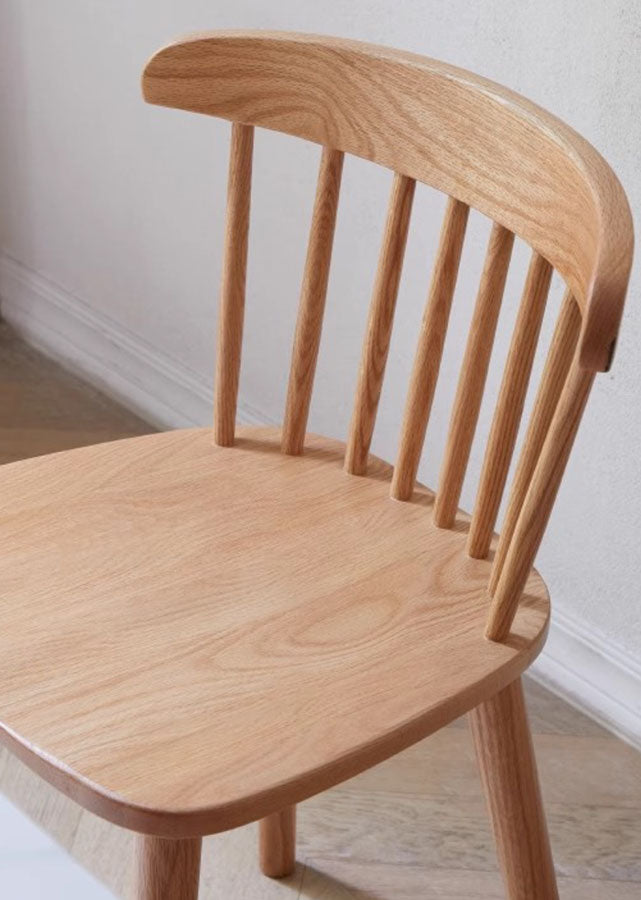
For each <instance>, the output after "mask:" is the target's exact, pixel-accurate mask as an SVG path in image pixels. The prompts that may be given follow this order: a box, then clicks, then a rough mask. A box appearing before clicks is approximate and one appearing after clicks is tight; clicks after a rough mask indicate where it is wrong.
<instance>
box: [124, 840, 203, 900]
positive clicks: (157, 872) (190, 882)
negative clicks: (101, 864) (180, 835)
mask: <svg viewBox="0 0 641 900" xmlns="http://www.w3.org/2000/svg"><path fill="white" fill-rule="evenodd" d="M201 843H202V842H201V840H200V838H188V839H185V840H178V841H174V840H167V839H166V838H159V837H147V836H145V835H140V836H139V837H137V839H136V868H135V880H134V886H133V891H132V894H131V900H198V882H199V876H200V848H201Z"/></svg>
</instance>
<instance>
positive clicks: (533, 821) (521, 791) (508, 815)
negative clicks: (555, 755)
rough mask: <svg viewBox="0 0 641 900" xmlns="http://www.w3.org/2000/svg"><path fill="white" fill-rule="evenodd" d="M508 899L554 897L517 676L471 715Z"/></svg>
mask: <svg viewBox="0 0 641 900" xmlns="http://www.w3.org/2000/svg"><path fill="white" fill-rule="evenodd" d="M469 717H470V724H471V726H472V734H473V735H474V742H475V744H476V754H477V757H478V761H479V766H480V769H481V778H482V780H483V786H484V788H485V794H486V797H487V802H488V806H489V809H490V816H491V819H492V827H493V829H494V836H495V838H496V845H497V851H498V856H499V862H500V864H501V868H502V870H503V879H504V881H505V885H506V888H507V896H508V897H509V898H510V900H558V896H559V895H558V891H557V886H556V877H555V875H554V863H553V862H552V853H551V851H550V841H549V838H548V832H547V826H546V823H545V815H544V812H543V805H542V803H541V791H540V789H539V780H538V777H537V773H536V762H535V760H534V748H533V747H532V737H531V734H530V726H529V724H528V720H527V713H526V711H525V700H524V697H523V687H522V684H521V679H520V678H518V679H517V680H516V681H514V682H513V683H512V684H511V685H510V686H509V687H507V688H505V690H503V691H501V692H500V693H499V694H496V696H495V697H492V699H491V700H488V701H486V702H485V703H481V705H480V706H478V707H477V708H476V709H475V710H473V711H472V712H471V713H470V716H469Z"/></svg>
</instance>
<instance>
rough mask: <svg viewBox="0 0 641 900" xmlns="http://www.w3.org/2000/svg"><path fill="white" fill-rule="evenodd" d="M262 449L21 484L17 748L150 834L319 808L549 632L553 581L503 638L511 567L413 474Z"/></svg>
mask: <svg viewBox="0 0 641 900" xmlns="http://www.w3.org/2000/svg"><path fill="white" fill-rule="evenodd" d="M241 434H242V437H238V438H237V439H236V445H235V446H234V447H232V448H221V447H217V446H215V445H213V444H212V441H211V434H210V432H209V431H208V430H207V429H194V430H187V431H177V432H170V433H166V434H158V435H150V436H148V437H142V438H134V439H132V440H129V441H121V442H118V443H113V444H103V445H99V446H96V447H89V448H83V449H80V450H76V451H70V452H69V453H67V454H63V455H59V456H50V457H43V458H40V459H35V460H28V461H25V462H22V463H15V464H13V465H10V466H6V467H4V469H3V470H2V486H3V497H4V499H5V503H6V509H7V510H10V512H7V513H5V518H4V523H3V529H2V532H0V534H1V538H0V577H1V578H2V579H3V585H4V588H3V593H2V596H1V598H0V617H1V618H2V621H3V623H4V628H3V629H2V631H0V684H2V686H3V688H2V692H1V694H0V721H2V723H3V726H2V737H3V739H4V740H5V741H6V742H7V743H8V745H9V746H10V748H11V749H12V750H13V751H14V752H16V753H19V754H20V755H21V756H22V758H23V759H25V761H26V762H28V763H29V764H30V765H33V766H34V767H35V768H36V770H37V771H39V772H40V773H41V774H42V775H43V776H44V777H46V778H48V779H49V780H51V781H52V783H54V784H55V785H56V786H58V787H59V788H60V789H62V790H64V791H66V792H68V793H69V794H70V795H72V796H73V797H75V798H76V799H77V800H78V801H79V802H81V803H82V804H83V805H85V806H87V807H88V808H90V809H93V810H95V811H96V812H98V813H99V814H100V815H102V816H104V817H106V818H109V819H111V820H112V821H114V822H116V823H117V824H121V825H125V826H127V827H129V828H132V829H134V830H139V831H145V832H149V833H155V834H158V835H163V836H168V837H186V836H194V835H200V834H206V833H211V832H215V831H221V830H224V829H226V828H233V827H235V826H236V825H240V824H242V823H244V822H248V821H251V820H253V819H259V818H263V817H264V816H267V815H269V814H271V813H272V812H276V811H278V810H281V809H283V808H284V807H285V806H288V805H291V804H293V803H296V802H298V801H299V800H301V799H303V798H304V797H308V796H310V795H312V794H315V793H317V792H318V791H320V790H323V789H325V788H327V787H329V786H330V785H332V784H335V783H336V782H338V781H342V780H344V779H345V778H347V777H349V776H350V775H353V774H356V772H359V771H361V770H363V769H365V768H367V767H368V766H371V765H374V764H375V763H377V762H379V761H381V760H382V759H384V758H386V757H387V756H390V755H391V754H393V753H395V752H397V751H398V750H400V749H402V748H403V747H406V746H408V745H409V744H411V743H412V742H413V741H416V740H419V739H420V738H422V737H424V736H425V735H427V734H429V733H431V732H433V731H435V730H436V729H438V728H440V727H441V726H442V725H444V724H445V723H446V722H448V721H450V720H451V719H452V718H454V717H456V716H458V715H461V714H462V713H463V712H465V711H466V710H468V709H470V708H471V707H473V706H474V705H476V704H477V703H479V702H481V700H483V699H487V697H489V696H490V695H491V694H492V693H494V692H495V691H496V690H499V689H500V688H501V687H503V686H505V685H506V684H508V683H509V682H510V681H511V680H513V679H514V678H515V677H517V676H518V675H519V674H520V672H522V671H523V670H524V669H525V668H526V667H527V666H528V665H529V663H530V662H531V660H532V659H533V658H534V656H535V655H536V654H537V652H538V651H539V649H540V647H541V645H542V643H543V640H544V637H545V631H546V625H547V618H548V599H547V594H546V591H545V587H544V585H543V583H542V581H541V580H540V578H539V577H538V576H537V575H536V574H534V573H533V574H532V575H531V577H530V581H529V582H528V588H527V593H526V597H525V600H524V602H522V603H521V604H520V606H519V610H518V613H517V617H516V619H515V621H514V624H513V626H512V636H511V639H510V640H509V641H506V642H505V643H493V642H490V641H487V640H485V638H484V636H483V630H484V624H485V619H486V615H487V594H486V585H487V580H488V578H489V572H490V564H489V562H487V561H485V560H472V559H470V558H469V557H467V556H466V554H465V534H464V531H465V527H464V519H462V520H461V523H460V525H459V526H458V527H457V528H456V529H453V530H447V531H446V530H443V529H438V528H436V527H434V526H433V525H432V523H431V501H430V497H431V495H430V494H429V493H428V492H426V491H424V490H421V491H417V492H416V493H417V496H416V502H414V503H411V504H399V503H395V502H394V501H392V500H391V499H389V496H388V494H389V483H390V479H391V472H390V468H389V467H388V466H386V465H384V464H383V463H380V462H377V461H376V460H372V462H371V469H372V471H371V477H369V478H366V479H364V478H356V477H352V476H349V475H348V474H346V473H345V472H344V470H343V467H342V460H343V451H344V448H343V446H342V445H341V444H338V443H336V442H332V441H329V440H326V439H323V438H314V439H310V441H309V448H308V450H307V452H306V453H305V454H304V455H302V456H286V455H283V454H282V453H281V452H280V434H279V432H277V431H275V430H269V429H267V430H263V429H249V430H243V431H242V432H241ZM426 647H429V653H427V654H426ZM36 651H37V652H36ZM389 685H394V690H393V691H390V690H389ZM292 722H296V728H292ZM223 724H224V727H221V726H222V725H223ZM301 734H303V735H305V739H304V740H302V741H301V739H300V735H301ZM106 736H108V742H109V749H108V752H105V749H104V742H105V739H106ZM159 772H160V773H162V777H159V775H158V773H159Z"/></svg>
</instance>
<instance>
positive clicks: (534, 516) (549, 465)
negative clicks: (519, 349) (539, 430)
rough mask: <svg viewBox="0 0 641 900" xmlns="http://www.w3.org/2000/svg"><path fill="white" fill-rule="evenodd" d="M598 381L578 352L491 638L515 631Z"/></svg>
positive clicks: (494, 609) (499, 592)
mask: <svg viewBox="0 0 641 900" xmlns="http://www.w3.org/2000/svg"><path fill="white" fill-rule="evenodd" d="M593 381H594V372H589V371H587V370H586V369H583V368H582V367H581V366H580V364H579V363H578V361H577V360H576V357H575V362H574V365H573V367H572V368H571V369H570V373H569V375H568V378H567V381H566V383H565V386H564V388H563V393H562V394H561V398H560V400H559V403H558V406H557V409H556V411H555V413H554V418H553V419H552V424H551V426H550V431H549V433H548V435H547V437H546V439H545V443H544V444H543V449H542V451H541V455H540V457H539V460H538V462H537V464H536V468H535V470H534V475H533V476H532V481H531V483H530V486H529V488H528V491H527V494H526V496H525V500H524V503H523V507H522V509H521V511H520V513H519V517H518V520H517V523H516V528H515V530H514V536H513V537H512V540H511V542H510V549H509V550H508V552H507V556H506V558H505V562H504V564H503V568H502V569H501V575H500V577H499V581H498V584H497V586H496V590H495V591H494V594H493V597H492V603H491V607H490V614H489V618H488V626H487V632H486V634H487V636H488V638H490V639H491V640H495V641H501V640H504V639H505V638H506V637H507V635H508V634H509V632H510V623H511V621H512V616H514V615H515V613H516V610H517V607H518V603H519V598H520V596H521V591H522V590H523V585H524V584H525V579H526V578H527V575H528V572H529V570H530V566H531V565H532V564H533V562H534V557H535V556H536V553H537V550H538V549H539V545H540V543H541V539H542V538H543V533H544V531H545V526H546V525H547V522H548V518H549V516H550V513H551V512H552V506H553V505H554V501H555V499H556V494H557V491H558V489H559V485H560V483H561V478H562V477H563V472H564V471H565V465H566V463H567V461H568V458H569V456H570V451H571V450H572V444H573V443H574V438H575V437H576V433H577V430H578V427H579V423H580V421H581V416H582V414H583V409H584V407H585V404H586V402H587V399H588V395H589V393H590V388H591V387H592V382H593Z"/></svg>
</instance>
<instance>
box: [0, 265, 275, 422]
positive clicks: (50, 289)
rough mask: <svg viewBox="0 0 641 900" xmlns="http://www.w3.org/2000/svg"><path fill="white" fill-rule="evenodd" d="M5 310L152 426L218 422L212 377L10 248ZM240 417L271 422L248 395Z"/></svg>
mask: <svg viewBox="0 0 641 900" xmlns="http://www.w3.org/2000/svg"><path fill="white" fill-rule="evenodd" d="M0 314H1V315H2V317H3V318H4V319H5V320H6V321H7V322H9V324H10V325H13V327H14V328H15V329H16V330H17V331H18V332H20V333H21V334H22V335H23V336H24V337H25V338H26V339H27V340H28V341H29V343H31V344H33V345H34V346H36V347H39V348H40V349H42V350H43V351H44V352H45V353H47V355H49V356H51V357H53V358H54V359H56V360H58V361H59V362H61V363H62V364H63V365H64V366H65V367H66V368H68V369H72V370H74V371H76V372H78V373H80V374H82V375H83V376H84V377H85V378H86V379H87V380H88V381H90V382H91V383H92V384H94V385H96V387H98V388H101V389H103V390H104V391H105V392H106V393H108V394H110V395H111V396H113V397H115V398H116V399H117V400H119V401H120V402H121V403H122V404H123V405H124V406H127V407H128V408H129V409H131V410H132V411H133V412H136V413H138V415H140V416H141V417H142V418H144V419H146V420H147V421H149V422H151V423H152V424H154V425H156V426H158V427H160V428H187V427H190V426H193V425H208V424H209V423H210V422H211V420H212V414H213V387H212V385H211V384H210V383H209V381H208V380H207V379H205V378H203V377H202V376H201V375H198V374H197V373H196V372H194V371H193V370H192V369H189V368H188V367H187V366H185V365H183V364H182V363H180V362H178V361H177V360H175V359H172V358H171V357H170V356H168V355H167V354H165V353H162V352H160V351H159V350H157V349H156V348H155V347H152V346H151V345H150V344H148V343H147V342H146V341H144V340H142V339H141V338H139V337H138V336H136V335H134V334H132V333H131V332H130V331H128V330H127V329H126V328H123V327H122V326H121V325H119V324H118V323H117V322H114V321H113V319H110V318H109V317H108V316H106V315H104V314H103V313H100V312H97V311H96V310H94V309H92V308H91V307H89V306H88V305H87V304H86V303H84V302H83V301H82V300H81V299H79V298H78V297H75V296H73V294H70V293H68V292H67V291H65V290H63V289H62V288H60V287H58V285H55V284H53V283H52V282H51V281H49V279H47V278H44V277H43V276H42V275H39V274H38V273H37V272H34V271H32V270H31V269H29V268H27V267H26V266H24V265H22V263H19V262H18V261H17V260H15V259H12V258H11V257H9V256H7V255H6V254H4V255H2V256H0ZM238 418H239V421H241V422H242V423H243V424H246V425H251V424H262V423H264V422H265V417H264V416H260V415H259V414H258V413H257V412H256V411H255V410H254V409H252V407H251V406H250V405H248V404H246V403H243V402H242V400H241V402H239V405H238ZM270 424H271V423H270Z"/></svg>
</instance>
